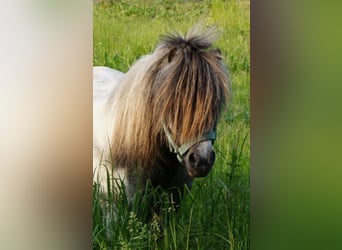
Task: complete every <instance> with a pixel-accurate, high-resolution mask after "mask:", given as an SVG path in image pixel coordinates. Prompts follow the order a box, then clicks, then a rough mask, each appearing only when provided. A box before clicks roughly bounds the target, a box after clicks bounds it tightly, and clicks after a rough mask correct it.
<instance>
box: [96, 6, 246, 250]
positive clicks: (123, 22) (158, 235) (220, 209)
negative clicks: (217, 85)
mask: <svg viewBox="0 0 342 250" xmlns="http://www.w3.org/2000/svg"><path fill="white" fill-rule="evenodd" d="M249 7H250V3H249V1H243V0H241V1H238V0H230V1H224V0H214V1H208V0H204V1H185V0H183V1H181V0H146V1H138V0H126V1H104V2H99V3H94V7H93V64H94V66H97V65H105V66H108V67H112V68H115V69H117V70H120V71H123V72H126V71H127V70H128V69H129V68H130V66H131V65H132V64H133V63H134V62H135V61H136V60H137V59H138V58H139V57H141V56H142V55H145V54H149V53H151V52H152V51H153V50H154V48H155V47H156V45H157V44H158V40H159V38H160V35H162V34H165V33H168V32H172V31H175V30H176V31H180V32H182V33H184V32H185V31H186V30H188V29H189V28H190V27H191V26H192V25H193V24H195V23H198V22H202V23H203V24H204V25H212V24H214V25H216V26H217V28H218V30H219V31H220V32H221V36H220V38H219V40H218V41H217V42H216V43H215V46H217V47H219V48H220V49H221V51H222V54H223V57H224V59H223V60H224V62H225V63H226V64H227V65H228V69H229V73H230V79H231V84H232V96H231V100H230V103H229V105H228V106H227V108H226V110H225V111H224V112H223V115H222V117H221V119H220V122H219V126H218V131H217V132H218V136H217V140H216V142H215V145H214V147H215V151H216V162H215V165H214V168H213V170H212V172H211V173H210V174H209V175H208V176H207V177H205V178H199V179H196V180H195V182H194V185H193V188H192V190H191V191H189V192H188V194H187V195H186V196H185V197H184V199H183V200H182V203H181V207H180V209H179V210H178V211H177V212H175V210H174V209H173V206H172V204H170V202H169V201H168V199H167V198H165V197H163V196H162V199H164V202H163V205H162V209H161V210H162V214H161V215H159V216H157V215H156V216H153V218H152V219H151V221H150V222H149V223H145V222H144V220H141V219H140V217H139V216H138V215H137V214H141V213H142V212H144V211H143V206H141V204H143V203H139V205H133V207H131V208H130V209H128V205H127V202H126V199H125V197H124V195H123V197H120V199H119V200H118V201H117V204H116V207H117V208H118V210H119V214H120V216H119V218H118V219H116V220H115V222H113V223H111V224H110V225H109V227H110V228H111V231H112V233H111V234H110V235H109V234H108V231H107V230H106V227H108V223H107V224H106V223H104V222H103V219H102V216H101V210H100V205H99V200H100V195H99V193H98V190H97V186H96V185H94V188H93V248H94V249H182V250H183V249H249V245H250V219H249V216H250V183H249V177H250V161H249V160H250V94H249V93H250V87H249V86H250V78H249V74H250V49H249V41H250V37H249V35H250V19H249V16H250V9H249ZM142 193H143V191H142ZM112 221H114V219H113V220H112Z"/></svg>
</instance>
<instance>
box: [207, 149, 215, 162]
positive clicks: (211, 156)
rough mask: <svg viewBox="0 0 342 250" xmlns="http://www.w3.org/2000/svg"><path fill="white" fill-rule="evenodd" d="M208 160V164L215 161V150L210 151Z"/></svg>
mask: <svg viewBox="0 0 342 250" xmlns="http://www.w3.org/2000/svg"><path fill="white" fill-rule="evenodd" d="M208 162H209V165H213V164H214V162H215V152H214V151H211V153H210V156H209V160H208Z"/></svg>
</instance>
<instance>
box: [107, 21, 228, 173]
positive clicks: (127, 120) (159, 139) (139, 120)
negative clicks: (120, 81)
mask: <svg viewBox="0 0 342 250" xmlns="http://www.w3.org/2000/svg"><path fill="white" fill-rule="evenodd" d="M216 38H217V31H216V30H215V28H213V27H211V28H209V29H207V30H206V31H202V30H201V29H200V28H199V26H195V27H194V28H192V29H191V30H190V31H189V32H188V33H187V34H185V36H182V35H179V34H172V35H167V36H164V37H162V40H161V43H160V44H159V46H158V47H157V49H156V50H155V51H154V52H153V53H152V54H151V55H148V56H145V57H143V58H142V59H140V60H139V61H138V62H137V63H136V64H135V65H134V66H133V67H132V68H131V69H130V71H129V72H128V73H127V74H126V78H125V79H124V81H125V84H126V85H125V86H124V87H123V88H122V89H121V92H120V93H118V94H117V96H118V97H119V99H120V97H121V100H120V101H118V102H117V103H116V104H114V105H117V106H116V108H118V105H121V106H124V107H123V109H122V111H120V112H121V113H120V114H119V117H117V120H118V121H120V122H119V127H117V128H115V129H114V133H113V138H114V142H115V144H116V145H120V147H118V146H116V147H115V148H114V147H113V152H114V156H115V155H116V156H117V157H116V158H117V159H119V161H124V163H126V162H127V161H131V162H133V163H138V165H142V166H146V167H150V166H151V165H152V164H153V163H152V162H153V161H154V160H155V158H156V157H158V155H159V153H158V152H160V150H161V148H165V147H166V148H169V150H170V151H171V152H172V153H175V157H176V156H177V158H178V160H179V161H180V162H181V163H182V164H183V165H185V167H186V169H187V172H188V174H189V175H190V176H191V177H200V176H206V175H207V174H208V173H209V171H210V169H211V168H212V166H213V163H214V160H215V153H214V149H213V143H214V140H215V139H216V125H217V121H218V118H219V115H220V113H221V110H222V108H223V107H224V105H225V104H226V103H227V101H228V96H229V80H228V74H227V70H226V67H225V66H224V64H223V62H222V55H221V52H220V50H219V49H216V48H213V47H212V44H213V42H214V41H215V40H216ZM122 131H127V132H126V134H122ZM125 147H126V149H125ZM119 148H120V150H118V149H119ZM128 152H130V153H129V154H128ZM125 154H126V155H125ZM159 156H160V155H159Z"/></svg>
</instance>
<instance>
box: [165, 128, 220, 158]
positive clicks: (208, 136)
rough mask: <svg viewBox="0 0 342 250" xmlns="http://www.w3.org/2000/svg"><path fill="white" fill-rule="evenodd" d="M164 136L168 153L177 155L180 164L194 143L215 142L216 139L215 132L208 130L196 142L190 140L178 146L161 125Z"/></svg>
mask: <svg viewBox="0 0 342 250" xmlns="http://www.w3.org/2000/svg"><path fill="white" fill-rule="evenodd" d="M163 128H164V132H165V135H166V137H167V140H168V141H169V146H170V151H171V152H172V153H176V154H177V159H178V161H179V162H180V163H183V156H184V155H185V153H186V152H188V150H189V149H190V148H191V147H192V146H193V145H195V144H196V143H199V142H202V141H207V140H211V141H215V139H216V131H214V130H210V131H208V132H205V133H203V134H202V136H201V138H199V139H198V140H191V141H188V142H185V143H183V144H182V145H180V146H178V145H177V144H176V143H175V142H174V141H173V139H172V136H171V133H170V131H169V130H168V129H167V127H166V126H165V125H163Z"/></svg>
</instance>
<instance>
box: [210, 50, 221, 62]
mask: <svg viewBox="0 0 342 250" xmlns="http://www.w3.org/2000/svg"><path fill="white" fill-rule="evenodd" d="M212 53H213V55H214V56H215V57H216V58H217V59H219V60H222V58H223V57H222V52H221V50H220V49H219V48H216V49H214V50H212Z"/></svg>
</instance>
